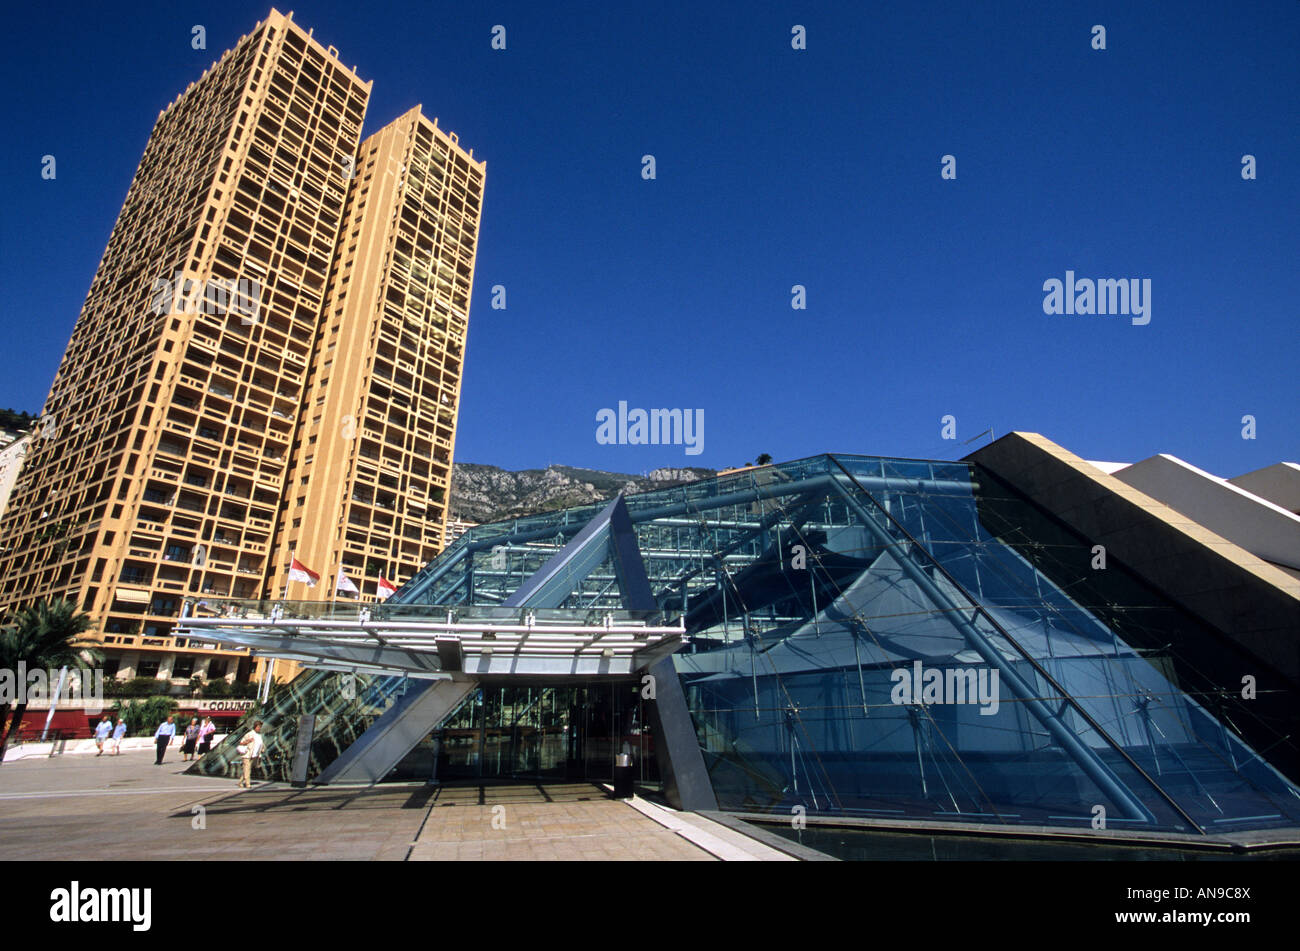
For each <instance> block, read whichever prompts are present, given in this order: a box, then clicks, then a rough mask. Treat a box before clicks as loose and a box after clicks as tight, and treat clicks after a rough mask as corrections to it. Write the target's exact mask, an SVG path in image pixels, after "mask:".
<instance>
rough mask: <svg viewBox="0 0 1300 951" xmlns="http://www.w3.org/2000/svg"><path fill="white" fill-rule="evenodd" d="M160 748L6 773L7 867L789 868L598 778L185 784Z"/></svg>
mask: <svg viewBox="0 0 1300 951" xmlns="http://www.w3.org/2000/svg"><path fill="white" fill-rule="evenodd" d="M153 757H154V754H153V752H152V751H132V752H124V753H123V754H122V755H121V756H116V757H113V756H107V755H106V756H102V757H96V756H94V755H75V756H73V755H67V756H58V757H53V758H43V757H33V758H29V759H24V760H17V761H14V762H6V763H4V764H3V765H0V860H3V861H14V860H23V859H50V860H56V861H69V860H76V859H106V858H107V859H115V858H117V859H149V860H164V861H179V860H186V859H313V860H316V859H324V860H330V859H350V860H371V859H383V860H395V861H409V860H417V861H418V860H548V859H549V860H589V859H595V860H690V861H712V860H716V859H719V858H723V859H729V860H736V859H740V860H787V861H788V860H789V859H790V857H789V856H788V855H785V854H783V853H781V852H778V851H777V850H775V849H771V848H768V847H767V846H765V845H762V844H760V843H758V842H755V841H753V840H751V839H748V838H746V837H745V836H744V835H741V834H739V833H737V832H735V831H734V830H731V829H727V828H725V827H724V826H721V825H719V824H718V823H714V822H710V821H709V820H707V819H704V818H702V817H699V816H686V815H681V814H678V813H674V812H672V811H671V810H667V809H663V808H662V807H658V806H654V805H653V804H650V803H646V802H644V801H641V800H637V801H636V802H635V803H629V802H623V801H619V800H614V799H610V798H609V794H608V791H607V789H606V787H604V786H602V785H599V784H593V783H555V784H545V785H511V786H451V787H429V786H423V785H418V784H393V785H382V786H375V787H365V788H360V787H356V788H337V787H308V788H306V789H293V788H291V787H289V786H286V785H284V784H279V783H276V784H263V785H260V786H254V788H253V789H251V790H240V789H239V788H238V787H237V786H236V785H235V782H234V781H233V780H226V779H214V778H206V777H197V776H187V775H184V773H183V770H184V768H185V765H186V764H182V763H181V762H180V761H179V760H178V759H176V758H175V757H174V754H170V753H169V754H168V762H166V763H164V764H163V765H162V766H155V765H154V763H153Z"/></svg>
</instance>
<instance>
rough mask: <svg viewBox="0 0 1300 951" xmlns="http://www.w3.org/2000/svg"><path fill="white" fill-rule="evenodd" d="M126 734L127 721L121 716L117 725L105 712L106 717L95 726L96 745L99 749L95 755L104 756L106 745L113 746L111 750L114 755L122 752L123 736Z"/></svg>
mask: <svg viewBox="0 0 1300 951" xmlns="http://www.w3.org/2000/svg"><path fill="white" fill-rule="evenodd" d="M124 736H126V721H125V720H123V719H122V718H121V717H118V718H117V725H116V726H114V725H113V721H112V720H110V719H109V718H108V714H104V718H103V719H102V720H100V721H99V726H97V727H95V747H96V748H97V749H98V750H99V752H97V753H96V754H95V755H96V756H103V755H104V747H105V746H106V745H108V746H110V747H111V750H110V752H112V754H113V755H114V756H116V755H117V754H118V753H121V752H122V737H124Z"/></svg>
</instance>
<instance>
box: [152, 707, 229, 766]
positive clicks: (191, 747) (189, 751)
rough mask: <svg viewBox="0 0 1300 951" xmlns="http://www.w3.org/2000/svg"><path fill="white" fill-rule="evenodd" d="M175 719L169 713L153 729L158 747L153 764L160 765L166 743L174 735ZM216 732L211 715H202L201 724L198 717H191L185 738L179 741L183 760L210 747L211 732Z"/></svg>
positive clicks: (169, 741)
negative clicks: (156, 727)
mask: <svg viewBox="0 0 1300 951" xmlns="http://www.w3.org/2000/svg"><path fill="white" fill-rule="evenodd" d="M175 721H176V717H175V716H173V715H172V714H170V713H169V714H168V715H167V719H166V720H164V721H163V722H162V723H160V724H158V729H156V730H154V734H153V739H154V743H155V744H156V745H157V747H158V758H157V759H156V760H155V761H154V765H155V766H161V765H162V761H163V754H164V753H166V752H167V746H168V744H170V743H171V741H172V737H173V736H175V735H176V722H175ZM216 732H217V726H216V724H215V723H213V722H212V717H204V718H203V723H201V724H200V723H199V718H198V717H192V718H191V719H190V725H189V726H187V727H186V728H185V738H184V740H183V741H182V742H181V756H183V757H184V760H183V762H186V763H188V762H189V761H190V760H192V759H197V758H198V757H200V756H202V755H203V754H204V753H206V752H208V751H209V750H210V749H212V734H213V733H216ZM196 747H197V749H196Z"/></svg>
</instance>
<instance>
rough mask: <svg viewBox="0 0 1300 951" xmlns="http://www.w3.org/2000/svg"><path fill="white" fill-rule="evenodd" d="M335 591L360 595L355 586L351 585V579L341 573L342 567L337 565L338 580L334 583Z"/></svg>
mask: <svg viewBox="0 0 1300 951" xmlns="http://www.w3.org/2000/svg"><path fill="white" fill-rule="evenodd" d="M334 590H335V591H346V592H347V593H348V594H360V593H361V592H360V591H358V590H357V586H356V585H354V584H353V583H352V579H351V578H349V577H348V576H347V575H345V574H344V573H343V566H342V565H339V580H338V581H336V582H335V583H334Z"/></svg>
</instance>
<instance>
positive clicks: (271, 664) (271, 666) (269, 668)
mask: <svg viewBox="0 0 1300 951" xmlns="http://www.w3.org/2000/svg"><path fill="white" fill-rule="evenodd" d="M297 560H298V549H296V548H295V549H294V550H293V551H292V552H291V553H290V555H289V571H288V573H287V574H286V575H285V576H284V594H282V595H281V596H280V604H281V605H283V604H284V603H285V602H287V601H288V600H289V582H290V581H292V580H293V563H294V562H295V561H297ZM274 670H275V660H274V659H273V658H268V659H267V664H266V676H265V678H263V687H264V689H265V691H266V693H268V694H269V693H270V692H271V691H270V682H271V675H272V672H273V671H274ZM261 702H262V703H265V702H266V701H264V700H263V701H261Z"/></svg>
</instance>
